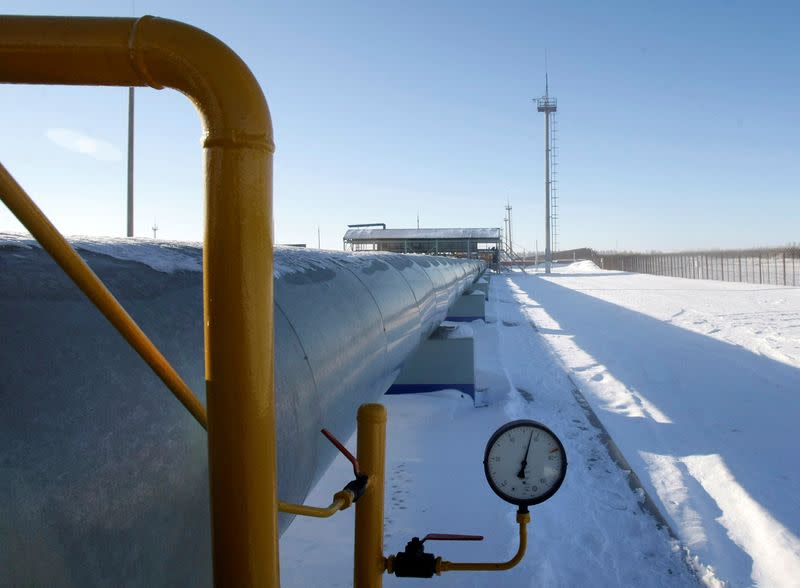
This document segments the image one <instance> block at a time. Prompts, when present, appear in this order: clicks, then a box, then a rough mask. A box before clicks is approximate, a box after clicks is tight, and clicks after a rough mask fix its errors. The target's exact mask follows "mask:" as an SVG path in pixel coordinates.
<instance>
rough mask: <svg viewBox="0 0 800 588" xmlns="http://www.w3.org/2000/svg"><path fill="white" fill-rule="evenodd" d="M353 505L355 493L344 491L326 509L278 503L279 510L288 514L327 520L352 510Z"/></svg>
mask: <svg viewBox="0 0 800 588" xmlns="http://www.w3.org/2000/svg"><path fill="white" fill-rule="evenodd" d="M351 504H353V493H352V492H350V491H349V490H342V491H341V492H337V493H336V494H335V495H334V497H333V502H331V505H330V506H328V507H325V508H322V507H319V506H306V505H305V504H293V503H291V502H284V501H282V500H280V501H278V510H279V511H280V512H285V513H288V514H295V515H301V516H306V517H317V518H320V519H326V518H328V517H332V516H333V515H335V514H336V513H337V512H339V511H340V510H345V509H347V508H350V505H351Z"/></svg>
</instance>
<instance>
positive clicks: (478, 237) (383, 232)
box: [344, 227, 500, 241]
mask: <svg viewBox="0 0 800 588" xmlns="http://www.w3.org/2000/svg"><path fill="white" fill-rule="evenodd" d="M411 239H424V240H431V239H470V240H472V241H482V240H486V241H499V240H500V228H499V227H497V228H471V229H366V228H365V229H348V231H347V232H346V233H345V234H344V240H345V241H384V240H392V241H397V240H411Z"/></svg>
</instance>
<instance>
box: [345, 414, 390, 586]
mask: <svg viewBox="0 0 800 588" xmlns="http://www.w3.org/2000/svg"><path fill="white" fill-rule="evenodd" d="M357 446H358V455H357V457H358V464H359V467H360V470H361V471H360V473H361V474H365V475H367V476H369V484H368V485H367V489H366V491H365V492H364V495H363V496H361V498H359V500H358V502H356V534H355V546H354V550H353V551H354V560H355V561H354V565H353V586H354V587H355V588H380V586H381V585H382V582H383V572H384V570H385V568H386V560H385V559H384V557H383V494H384V472H385V469H386V408H385V407H384V406H383V405H382V404H362V405H361V407H360V408H359V409H358V441H357Z"/></svg>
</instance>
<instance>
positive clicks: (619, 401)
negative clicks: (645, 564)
mask: <svg viewBox="0 0 800 588" xmlns="http://www.w3.org/2000/svg"><path fill="white" fill-rule="evenodd" d="M506 281H507V286H508V288H509V289H510V291H511V293H512V296H513V299H514V301H515V302H516V303H517V304H519V305H520V306H521V308H522V309H523V313H524V315H525V317H526V319H527V320H528V321H530V323H531V324H533V325H534V326H535V328H536V329H537V330H538V332H539V334H540V336H541V337H542V339H543V340H544V341H545V342H546V343H547V344H548V346H549V347H550V349H551V350H552V352H553V353H554V355H555V356H556V357H557V359H558V361H559V363H560V364H561V365H562V366H563V367H564V368H565V369H566V370H567V372H568V373H569V375H570V378H571V379H572V380H573V381H574V382H575V384H576V385H577V386H578V388H579V389H580V391H581V392H582V393H583V395H584V396H585V397H586V398H587V399H588V401H589V403H590V404H591V405H592V407H593V408H594V411H595V412H596V414H597V416H598V417H599V419H600V421H602V423H603V425H604V426H605V427H606V428H607V430H608V431H609V432H610V434H611V437H612V438H613V439H614V440H615V441H616V444H617V445H618V447H619V448H620V450H621V451H622V453H623V454H624V456H625V458H626V459H627V461H628V462H629V463H630V465H631V467H632V468H633V469H634V471H635V472H636V473H637V474H638V477H639V479H640V480H641V482H642V484H643V486H644V488H645V490H646V491H647V492H648V494H650V495H651V496H652V497H653V499H654V500H655V502H656V504H657V507H658V508H659V510H660V511H661V513H662V514H663V515H664V516H665V517H666V519H667V521H668V522H669V524H670V526H671V528H672V529H674V531H675V532H676V534H677V535H678V537H679V539H680V540H681V542H682V543H683V544H684V545H685V546H686V547H687V548H688V550H689V552H690V553H691V554H692V556H693V557H694V558H695V560H696V561H698V562H701V563H702V564H704V565H705V566H708V567H707V568H706V569H707V570H711V571H712V572H713V576H714V579H715V580H714V581H718V582H720V583H723V584H724V585H728V586H770V587H772V586H800V540H798V535H800V501H798V499H797V497H798V495H800V460H799V459H798V455H797V447H798V444H797V434H796V431H797V417H798V416H799V415H800V288H791V287H780V286H760V285H754V284H741V283H725V282H718V281H709V280H687V279H681V278H668V277H659V276H649V275H640V274H627V273H623V272H604V271H601V270H598V269H597V268H596V267H595V266H593V265H592V264H591V263H588V262H584V263H583V264H574V265H572V266H569V267H567V268H564V269H562V270H558V271H556V273H554V274H552V275H550V276H544V275H543V274H536V275H525V274H521V273H518V274H514V275H513V277H512V278H510V279H507V280H506Z"/></svg>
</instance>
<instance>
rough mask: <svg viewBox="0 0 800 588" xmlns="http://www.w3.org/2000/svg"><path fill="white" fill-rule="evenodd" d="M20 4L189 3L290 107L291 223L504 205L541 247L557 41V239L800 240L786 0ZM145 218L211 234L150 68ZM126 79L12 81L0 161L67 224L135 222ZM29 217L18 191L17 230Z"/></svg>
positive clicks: (795, 76)
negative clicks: (540, 104) (119, 84)
mask: <svg viewBox="0 0 800 588" xmlns="http://www.w3.org/2000/svg"><path fill="white" fill-rule="evenodd" d="M3 11H4V12H6V13H12V14H31V13H37V14H60V15H66V14H74V15H100V16H129V15H131V14H136V15H141V14H154V15H157V16H164V17H169V18H174V19H179V20H183V21H186V22H189V23H191V24H193V25H196V26H199V27H201V28H204V29H206V30H208V31H209V32H211V33H213V34H215V35H216V36H218V37H220V38H221V39H222V40H223V41H225V42H226V43H228V44H229V45H230V46H231V47H232V48H233V49H234V50H236V51H237V52H238V53H239V54H240V55H241V56H242V57H243V58H244V59H245V61H246V62H247V63H248V64H249V65H250V67H251V68H252V69H253V71H254V73H255V75H256V77H257V78H258V80H259V81H260V82H261V84H262V87H263V88H264V91H265V94H266V96H267V100H268V102H269V104H270V109H271V112H272V117H273V123H274V126H275V137H276V143H277V153H276V157H275V228H276V240H277V241H278V242H292V243H294V242H304V243H308V244H309V245H313V246H316V243H317V227H318V226H319V227H320V232H321V235H322V245H323V247H329V248H340V247H341V238H342V235H343V233H344V231H345V229H346V225H347V223H358V222H385V223H387V224H388V225H389V226H391V227H412V226H415V225H416V216H417V211H419V214H420V221H421V225H422V226H427V227H443V226H444V227H446V226H502V224H503V215H504V210H503V206H504V205H505V203H506V200H509V201H510V203H511V205H512V206H513V207H514V208H513V213H514V237H515V243H516V246H517V248H526V249H533V247H534V243H535V241H537V240H538V243H539V247H540V248H541V247H543V238H544V219H543V217H544V196H543V138H542V133H543V130H542V126H543V121H542V115H541V114H538V113H537V112H536V108H535V105H534V104H533V103H532V102H531V98H535V97H536V96H538V95H540V94H541V93H542V92H543V86H544V53H545V49H546V50H547V52H548V59H549V68H550V81H551V93H552V94H553V95H555V96H556V97H557V99H558V104H559V112H558V127H559V146H560V153H559V163H560V168H559V172H560V173H559V181H560V196H561V199H560V205H561V219H560V235H561V237H560V240H559V241H560V245H561V248H563V249H566V248H571V247H579V246H590V247H595V248H598V249H614V248H618V249H628V250H651V249H660V250H677V249H685V248H695V247H697V248H707V247H723V248H724V247H748V246H762V245H782V244H786V243H789V242H798V241H800V229H798V227H800V193H799V192H800V190H799V189H798V186H799V185H800V162H799V161H798V160H800V136H799V135H798V129H800V35H797V33H796V23H797V21H798V8H797V7H796V5H794V4H793V3H789V2H787V3H770V2H758V3H757V2H730V1H728V2H714V1H708V2H689V1H679V2H669V3H666V2H660V3H656V2H639V1H637V2H617V3H600V2H547V3H538V2H464V1H460V2H458V1H450V2H444V1H442V2H436V1H430V0H428V1H406V2H403V3H397V2H395V3H389V2H365V1H364V2H349V1H344V0H342V1H337V2H330V1H319V2H255V1H253V2H239V1H235V0H233V1H231V2H207V1H204V0H195V1H184V0H174V1H172V0H169V1H162V2H155V1H144V0H137V1H136V2H135V4H134V3H133V2H131V1H130V0H126V1H119V2H115V1H112V0H109V1H105V2H89V1H86V2H77V1H68V0H61V1H52V2H44V1H43V2H32V1H25V2H22V1H13V0H7V1H6V2H5V3H4V7H3ZM136 100H137V110H136V116H137V125H136V137H137V144H136V150H135V155H136V176H135V180H136V216H135V221H136V235H137V236H143V237H144V236H150V235H152V231H151V230H150V227H151V226H152V225H153V222H154V221H156V222H157V223H158V226H159V227H160V230H159V233H158V235H159V237H160V238H162V237H163V238H165V239H189V240H200V239H201V238H202V216H203V204H202V179H201V170H202V168H201V149H200V146H199V145H200V123H199V119H198V117H197V115H196V113H195V112H194V109H193V107H192V106H191V105H190V104H189V102H188V101H187V100H186V99H185V98H184V97H182V96H180V95H179V94H177V93H175V92H171V91H160V92H159V91H155V90H151V89H137V94H136ZM126 125H127V90H125V89H121V88H64V87H30V86H2V87H0V128H2V129H3V132H2V133H0V161H2V162H3V164H4V165H5V166H6V167H7V168H8V169H9V171H11V173H12V174H13V175H15V177H16V178H17V180H18V181H19V182H20V183H21V184H22V185H23V186H24V187H25V188H26V189H27V190H28V191H29V193H30V194H31V195H32V196H33V197H34V199H35V200H36V201H37V203H38V204H39V205H40V206H41V208H42V209H43V210H44V211H45V213H46V214H48V215H49V216H50V217H51V219H52V220H53V221H54V222H55V224H56V226H58V227H59V228H60V229H61V230H62V231H63V232H64V233H66V234H79V233H80V234H90V235H111V236H122V235H124V231H125V187H126V179H125V173H126V166H125V149H126ZM2 229H7V230H19V229H20V226H19V225H18V224H17V223H16V221H15V220H14V219H13V217H12V216H11V214H10V213H9V212H8V211H7V210H6V209H5V208H4V207H2V205H0V230H2Z"/></svg>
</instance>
